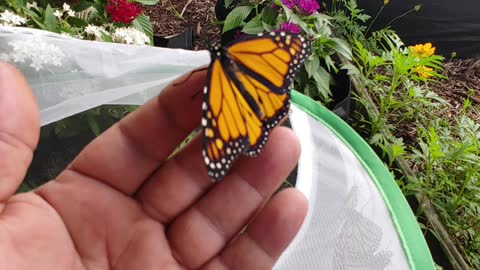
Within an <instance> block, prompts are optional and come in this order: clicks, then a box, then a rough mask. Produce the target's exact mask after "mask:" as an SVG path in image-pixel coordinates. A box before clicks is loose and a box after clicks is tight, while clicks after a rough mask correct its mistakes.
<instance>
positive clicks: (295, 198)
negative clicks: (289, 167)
mask: <svg viewBox="0 0 480 270" xmlns="http://www.w3.org/2000/svg"><path fill="white" fill-rule="evenodd" d="M307 208H308V203H307V200H306V198H305V197H304V196H303V194H302V193H301V192H299V191H297V190H295V189H292V188H289V189H286V190H284V191H282V192H280V193H279V194H277V195H276V196H275V197H274V198H273V199H272V200H271V201H270V202H269V203H268V205H267V206H266V207H265V208H264V209H263V210H262V211H261V212H260V214H259V215H258V216H257V217H256V218H255V219H254V220H253V222H252V223H251V224H250V225H249V226H248V228H247V230H246V232H245V233H243V234H241V235H240V236H239V237H238V238H237V239H235V240H234V241H233V242H232V243H231V244H230V245H229V246H228V247H227V248H226V249H225V250H224V251H223V252H222V253H221V254H220V256H218V257H215V258H214V259H213V260H212V261H210V262H209V263H208V264H207V265H206V266H205V267H204V269H231V270H234V269H259V270H261V269H265V270H266V269H272V267H273V265H274V264H275V262H276V261H277V260H278V258H279V257H280V255H281V254H282V252H283V251H284V250H285V249H286V248H287V246H288V244H289V243H290V242H291V241H292V240H293V238H294V237H295V235H296V234H297V232H298V230H299V229H300V226H301V225H302V223H303V220H304V218H305V215H306V213H307Z"/></svg>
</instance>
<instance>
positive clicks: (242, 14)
mask: <svg viewBox="0 0 480 270" xmlns="http://www.w3.org/2000/svg"><path fill="white" fill-rule="evenodd" d="M252 9H253V7H252V6H240V7H236V8H234V9H233V10H232V11H231V12H230V13H228V15H227V18H226V19H225V22H224V25H223V30H222V33H225V32H227V31H229V30H232V29H235V28H237V27H239V26H241V25H242V23H243V21H244V20H245V19H246V18H247V17H248V15H249V14H250V12H251V11H252Z"/></svg>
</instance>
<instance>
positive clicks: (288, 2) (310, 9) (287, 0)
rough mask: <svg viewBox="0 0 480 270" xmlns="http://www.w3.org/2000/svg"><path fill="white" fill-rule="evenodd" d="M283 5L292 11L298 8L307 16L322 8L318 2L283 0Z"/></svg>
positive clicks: (311, 0)
mask: <svg viewBox="0 0 480 270" xmlns="http://www.w3.org/2000/svg"><path fill="white" fill-rule="evenodd" d="M282 4H284V5H285V6H286V7H288V8H289V9H291V10H294V8H295V7H297V8H298V11H300V13H302V14H305V15H312V14H313V13H315V12H317V10H318V9H319V8H320V5H319V4H318V2H317V0H282Z"/></svg>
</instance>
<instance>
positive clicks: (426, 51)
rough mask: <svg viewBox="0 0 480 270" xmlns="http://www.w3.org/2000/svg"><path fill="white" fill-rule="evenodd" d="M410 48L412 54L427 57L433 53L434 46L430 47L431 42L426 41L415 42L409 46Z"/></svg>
mask: <svg viewBox="0 0 480 270" xmlns="http://www.w3.org/2000/svg"><path fill="white" fill-rule="evenodd" d="M408 48H410V50H412V52H413V55H414V56H416V57H427V56H431V55H433V54H434V53H435V47H432V43H430V42H428V43H425V44H417V45H415V46H409V47H408Z"/></svg>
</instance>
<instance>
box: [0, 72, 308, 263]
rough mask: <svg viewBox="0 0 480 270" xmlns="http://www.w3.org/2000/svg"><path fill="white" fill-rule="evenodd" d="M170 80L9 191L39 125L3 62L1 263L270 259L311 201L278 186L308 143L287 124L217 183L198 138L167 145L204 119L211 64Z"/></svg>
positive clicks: (16, 76) (26, 94)
mask: <svg viewBox="0 0 480 270" xmlns="http://www.w3.org/2000/svg"><path fill="white" fill-rule="evenodd" d="M186 78H187V77H185V76H183V77H182V78H180V79H178V81H181V82H183V81H184V82H183V83H180V84H178V85H175V86H172V85H170V86H169V87H168V88H167V89H165V91H163V92H162V93H161V94H160V96H159V97H158V98H154V99H152V100H151V101H150V102H148V103H147V104H145V105H144V106H142V107H140V108H139V109H138V110H136V111H135V112H133V113H131V114H130V115H128V116H127V117H126V118H125V119H123V120H121V121H120V122H119V123H117V124H116V125H114V126H113V127H111V128H110V129H108V130H107V131H106V132H104V133H103V134H102V135H101V136H99V137H97V138H96V139H95V140H94V141H93V142H91V143H90V144H89V145H88V146H86V147H85V149H84V150H83V151H82V152H81V153H80V154H79V155H78V157H77V158H76V159H75V160H74V161H73V162H72V163H71V164H70V165H69V166H68V168H67V169H65V170H64V171H63V172H62V173H61V174H60V175H59V176H58V177H57V178H56V179H55V180H53V181H50V182H49V183H47V184H45V185H43V186H41V187H39V188H38V189H36V190H34V191H32V192H28V193H24V194H18V195H13V194H14V193H15V190H16V189H17V188H18V186H19V185H20V183H21V181H22V180H23V178H24V176H25V172H26V170H27V168H28V166H29V164H30V162H31V159H32V153H33V149H34V148H35V147H36V144H37V141H38V136H39V112H38V108H37V106H36V104H35V101H34V98H33V96H32V94H31V92H30V90H29V88H28V85H27V83H26V82H25V80H24V79H23V77H22V75H21V74H20V73H19V72H18V71H17V70H16V69H14V68H13V67H11V66H9V65H7V64H3V63H0V269H15V270H20V269H28V270H31V269H48V270H54V269H69V270H70V269H142V270H146V269H167V270H170V269H222V270H223V269H242V270H244V269H271V268H272V266H273V265H274V263H275V261H276V260H277V258H278V257H279V256H280V254H281V253H282V251H283V250H284V249H285V248H286V246H287V245H288V243H289V242H290V241H291V240H292V239H293V237H294V236H295V234H296V233H297V231H298V229H299V227H300V225H301V223H302V222H303V219H304V217H305V214H306V209H307V202H306V200H305V198H304V197H303V196H302V194H301V193H300V192H298V191H296V190H294V189H286V190H283V191H281V192H279V193H276V194H275V195H274V196H272V194H273V193H274V191H275V190H276V189H277V188H278V187H279V185H280V184H281V182H282V181H283V179H285V178H286V177H287V176H288V174H289V173H290V171H291V170H292V169H293V167H294V166H295V164H296V162H297V160H298V157H299V152H300V146H299V143H298V141H297V139H296V137H295V135H294V134H293V132H292V131H291V130H289V129H287V128H283V127H279V128H276V129H275V130H273V131H272V133H271V135H270V139H269V142H268V143H267V145H266V147H265V149H264V151H263V152H262V154H261V155H260V156H259V157H257V158H246V157H242V158H240V159H239V160H238V161H237V162H236V164H235V166H234V168H233V169H232V170H231V172H230V175H229V176H227V177H225V178H224V179H223V180H222V181H221V182H219V183H216V184H214V183H213V182H212V181H211V180H210V179H209V177H208V176H207V174H206V169H205V168H204V166H205V165H204V163H203V159H202V155H201V143H200V139H199V138H196V139H195V140H194V141H193V142H192V143H191V144H189V145H188V146H187V147H186V148H185V149H183V150H182V151H181V152H180V153H179V154H178V155H176V156H175V157H174V158H172V159H170V160H168V161H166V158H167V157H168V155H169V154H170V153H171V152H172V151H173V150H174V148H175V146H177V145H178V144H179V143H180V142H181V141H182V140H183V139H184V138H185V137H186V136H187V135H188V134H189V133H190V132H191V131H192V130H193V129H194V128H195V127H196V126H198V125H199V121H200V114H201V108H200V107H201V98H196V99H192V96H193V95H194V94H195V93H197V92H198V91H201V90H202V88H203V85H204V80H205V72H195V73H193V74H191V76H190V77H189V78H188V79H187V80H186ZM247 224H248V226H247V227H246V228H245V226H246V225H247Z"/></svg>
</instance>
